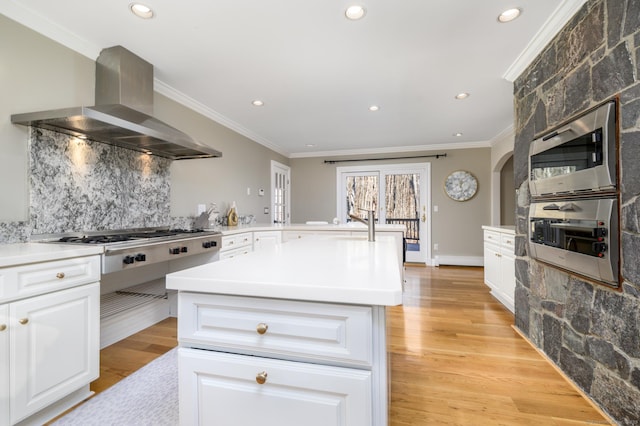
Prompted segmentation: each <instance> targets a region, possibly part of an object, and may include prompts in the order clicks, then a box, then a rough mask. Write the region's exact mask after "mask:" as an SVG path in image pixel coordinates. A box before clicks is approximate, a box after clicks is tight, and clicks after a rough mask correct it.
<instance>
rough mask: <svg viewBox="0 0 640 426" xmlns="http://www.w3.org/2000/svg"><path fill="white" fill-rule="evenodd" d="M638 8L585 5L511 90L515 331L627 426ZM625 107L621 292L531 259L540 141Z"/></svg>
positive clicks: (634, 396) (637, 224) (639, 175)
mask: <svg viewBox="0 0 640 426" xmlns="http://www.w3.org/2000/svg"><path fill="white" fill-rule="evenodd" d="M639 75H640V0H589V1H587V3H586V4H585V5H584V6H583V7H582V9H581V10H580V11H579V12H578V13H577V14H576V15H575V16H574V17H573V18H572V19H571V21H570V22H569V23H568V24H567V25H566V26H565V28H564V29H563V30H562V31H561V32H560V33H559V34H558V35H557V36H556V37H555V38H554V39H553V40H552V42H551V43H550V44H549V45H548V46H547V47H546V48H545V50H544V51H543V52H542V53H541V54H540V55H539V56H538V57H537V58H536V59H535V60H534V61H533V63H532V64H531V65H530V66H529V67H528V68H527V69H526V70H525V71H524V72H523V73H522V75H521V76H520V77H519V78H518V79H517V80H516V82H515V85H514V93H515V115H516V119H515V129H516V138H515V147H514V176H515V182H514V183H515V186H516V192H517V206H516V217H517V220H516V229H517V234H518V235H517V239H516V254H517V255H518V258H517V259H516V282H517V284H516V293H515V309H516V318H515V322H516V326H517V327H518V328H519V329H520V330H521V331H522V332H523V333H524V334H525V335H526V336H528V337H529V339H530V340H531V341H532V342H533V343H534V344H535V345H537V346H538V347H539V348H540V349H542V350H543V351H544V352H545V353H546V354H547V355H548V357H549V358H550V359H551V360H552V361H553V362H555V363H556V364H557V365H558V366H559V367H560V368H561V369H562V370H563V371H564V372H565V373H566V374H567V375H568V376H569V377H570V378H571V379H572V380H573V381H574V382H575V383H576V384H577V385H578V386H579V387H580V388H582V389H583V390H584V391H585V392H586V393H587V394H588V395H590V396H591V398H592V399H593V400H594V401H596V403H598V404H599V405H600V406H601V407H602V408H603V409H604V410H605V411H606V412H607V413H609V414H610V415H611V417H612V418H613V419H615V420H616V421H617V422H619V423H620V424H622V425H640V196H639V195H640V83H639V81H638V76H639ZM616 96H617V97H619V99H620V116H619V123H620V140H619V163H620V194H621V212H620V218H621V274H622V277H623V279H624V281H623V283H622V286H621V289H619V290H616V289H610V288H608V287H606V286H603V285H598V284H594V283H591V282H585V281H583V280H581V279H580V278H578V277H575V276H573V275H570V274H568V273H565V272H563V271H561V270H559V269H555V268H552V267H549V266H546V265H544V264H541V263H539V262H537V261H535V260H533V259H530V258H529V257H528V253H527V227H528V222H527V215H528V207H529V203H530V196H529V191H528V180H527V179H528V176H527V174H528V167H527V160H528V151H529V144H530V142H531V141H532V140H533V139H534V136H536V135H538V134H540V133H542V132H544V131H547V130H549V129H551V128H552V127H555V126H557V125H558V124H560V123H562V122H563V121H566V120H567V119H569V118H571V117H573V116H575V115H577V114H579V113H580V112H583V111H584V110H586V109H588V108H590V107H593V106H595V105H597V104H599V103H601V102H603V101H605V100H607V99H611V98H613V97H616Z"/></svg>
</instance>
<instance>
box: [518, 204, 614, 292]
mask: <svg viewBox="0 0 640 426" xmlns="http://www.w3.org/2000/svg"><path fill="white" fill-rule="evenodd" d="M529 226H530V228H529V252H530V255H531V256H532V257H534V258H536V259H539V260H541V261H543V262H546V263H550V264H552V265H555V266H559V267H561V268H564V269H566V270H569V271H571V272H575V273H577V274H580V275H583V276H585V277H588V278H591V279H594V280H597V281H601V282H604V283H606V284H608V285H611V286H614V287H615V286H618V283H619V279H618V271H619V240H618V238H619V237H618V202H617V198H615V197H609V198H593V199H572V200H558V201H547V202H534V203H531V205H530V206H529Z"/></svg>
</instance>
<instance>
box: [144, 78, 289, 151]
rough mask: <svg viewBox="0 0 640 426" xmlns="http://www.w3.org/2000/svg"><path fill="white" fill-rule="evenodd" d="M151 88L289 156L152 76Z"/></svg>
mask: <svg viewBox="0 0 640 426" xmlns="http://www.w3.org/2000/svg"><path fill="white" fill-rule="evenodd" d="M153 89H154V90H155V91H156V92H158V93H160V94H161V95H164V96H166V97H168V98H169V99H171V100H173V101H176V102H178V103H179V104H182V105H184V106H186V107H187V108H189V109H191V110H193V111H195V112H197V113H199V114H202V115H204V116H205V117H207V118H208V119H210V120H213V121H215V122H216V123H218V124H220V125H222V126H224V127H227V128H228V129H231V130H233V131H234V132H236V133H239V134H241V135H242V136H244V137H246V138H249V139H251V140H252V141H254V142H256V143H258V144H260V145H263V146H264V147H266V148H269V149H270V150H272V151H275V152H277V153H278V154H280V155H283V156H285V157H288V156H289V153H288V152H286V151H284V150H283V149H282V148H281V147H279V146H277V145H276V144H274V143H273V142H271V141H270V140H268V139H266V138H264V137H262V136H260V135H258V134H257V133H254V132H252V131H251V130H249V129H247V128H246V127H244V126H242V125H240V124H238V123H236V122H235V121H233V120H230V119H229V118H227V117H225V116H224V115H222V114H220V113H218V112H217V111H214V110H213V109H211V108H209V107H208V106H206V105H204V104H203V103H201V102H198V101H196V100H195V99H193V98H191V97H189V96H187V95H185V94H184V93H182V92H180V91H179V90H176V89H174V88H173V87H171V86H169V85H168V84H166V83H164V82H162V81H160V80H158V79H156V78H154V80H153Z"/></svg>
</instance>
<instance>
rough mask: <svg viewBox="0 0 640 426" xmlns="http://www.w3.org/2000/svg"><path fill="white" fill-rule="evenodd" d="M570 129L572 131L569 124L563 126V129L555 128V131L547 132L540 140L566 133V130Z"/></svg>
mask: <svg viewBox="0 0 640 426" xmlns="http://www.w3.org/2000/svg"><path fill="white" fill-rule="evenodd" d="M572 131H573V129H572V128H571V126H569V127H565V128H564V129H560V130H556V131H555V132H551V133H549V134H548V135H547V136H544V137H543V138H542V140H543V141H548V140H549V139H551V138H555V137H556V136H558V135H561V134H563V133H566V132H572Z"/></svg>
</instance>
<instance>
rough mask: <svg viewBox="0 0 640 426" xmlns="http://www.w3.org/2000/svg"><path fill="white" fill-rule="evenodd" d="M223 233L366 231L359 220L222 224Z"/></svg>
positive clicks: (394, 227)
mask: <svg viewBox="0 0 640 426" xmlns="http://www.w3.org/2000/svg"><path fill="white" fill-rule="evenodd" d="M405 229H406V228H405V226H404V225H387V224H383V225H376V231H381V232H388V231H398V232H402V231H404V230H405ZM219 231H221V232H222V234H223V235H232V234H238V233H241V232H255V231H347V232H349V231H364V232H366V231H367V226H366V225H365V224H363V223H360V222H350V223H343V224H340V225H334V224H326V225H309V224H306V223H298V224H296V223H293V224H289V225H272V224H268V223H254V224H252V225H238V226H223V227H222V228H220V229H219Z"/></svg>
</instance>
